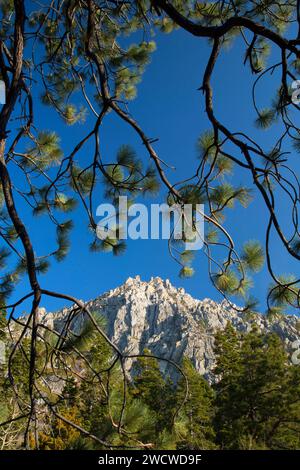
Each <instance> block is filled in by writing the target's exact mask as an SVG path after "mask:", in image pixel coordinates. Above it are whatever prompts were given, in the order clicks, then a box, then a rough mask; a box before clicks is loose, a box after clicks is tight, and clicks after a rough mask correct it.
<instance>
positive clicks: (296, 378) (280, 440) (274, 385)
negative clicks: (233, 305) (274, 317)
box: [214, 325, 300, 449]
mask: <svg viewBox="0 0 300 470" xmlns="http://www.w3.org/2000/svg"><path fill="white" fill-rule="evenodd" d="M215 354H216V358H217V363H216V368H215V374H217V376H218V377H219V381H218V382H217V383H216V384H215V386H214V388H215V390H216V401H215V406H216V415H215V420H214V423H215V427H216V430H217V442H218V444H219V445H220V446H221V448H225V449H278V448H279V449H280V448H285V449H293V448H297V446H299V424H298V416H299V411H300V408H299V405H300V375H299V368H298V367H295V366H292V365H290V364H289V363H288V359H287V354H286V352H285V350H284V347H283V344H282V342H281V340H280V339H279V337H278V336H276V335H275V334H263V333H261V332H259V330H258V329H255V328H254V329H253V330H252V331H251V332H250V333H248V334H246V335H241V334H238V333H236V332H235V331H234V330H233V328H232V326H230V325H228V326H227V328H226V330H225V331H224V332H220V333H218V334H217V336H216V343H215Z"/></svg>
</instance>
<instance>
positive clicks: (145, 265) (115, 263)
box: [14, 31, 294, 313]
mask: <svg viewBox="0 0 300 470" xmlns="http://www.w3.org/2000/svg"><path fill="white" fill-rule="evenodd" d="M156 41H157V50H156V52H155V53H154V54H153V57H152V62H151V64H150V65H148V67H147V70H146V72H145V75H144V78H143V81H142V82H141V84H140V85H139V87H138V96H137V98H136V100H135V101H133V102H131V103H130V110H131V112H132V114H133V116H134V117H135V118H136V119H137V120H138V122H139V123H140V125H141V126H142V127H143V129H144V130H145V131H146V133H147V134H148V135H149V136H150V137H153V138H159V141H158V143H156V144H155V148H156V150H157V151H158V154H159V156H160V157H161V158H162V159H163V160H165V161H166V162H167V163H169V164H171V165H173V166H175V167H176V171H172V170H168V176H169V179H170V180H171V181H172V182H176V181H178V180H182V179H184V177H186V176H190V175H191V174H193V173H194V171H195V169H196V167H197V163H198V160H197V158H196V157H197V152H196V141H197V138H198V137H199V135H200V134H201V133H202V132H203V131H205V130H206V129H207V128H208V122H207V118H206V116H205V112H204V100H203V96H202V94H201V93H200V92H199V91H197V89H198V88H199V86H200V85H201V79H202V74H203V70H204V66H205V64H206V61H207V58H208V54H209V51H210V47H209V46H208V43H206V42H205V40H199V39H197V38H193V37H191V36H190V35H188V34H187V33H185V32H183V31H176V32H175V33H172V34H170V35H163V34H159V35H158V36H157V37H156ZM243 53H244V51H243V49H242V47H241V44H240V43H239V42H237V43H236V44H235V45H234V46H233V47H231V48H230V49H229V50H228V51H226V52H224V53H223V54H222V56H221V60H220V62H219V64H218V65H217V68H216V72H215V77H216V78H217V80H216V79H214V80H213V85H214V93H215V110H216V112H217V114H218V115H219V116H220V118H222V119H224V120H225V123H226V124H227V125H228V126H229V127H230V128H232V129H234V130H243V131H245V132H247V131H248V132H250V133H251V135H252V136H254V137H258V138H259V139H260V140H261V142H263V143H265V144H266V145H267V146H268V145H270V147H271V145H272V142H274V140H275V139H276V136H277V132H278V130H277V131H276V127H275V128H274V129H273V130H271V131H270V132H267V133H262V132H259V133H258V131H256V130H255V129H254V127H253V121H254V119H255V113H254V111H253V108H252V104H251V89H250V85H251V83H252V82H253V81H254V79H255V77H253V76H251V75H250V72H249V69H248V68H245V67H244V66H243ZM273 80H274V81H275V82H276V74H275V75H274V77H273ZM275 89H276V87H275V88H274V84H273V82H271V81H268V82H267V83H266V84H265V86H264V87H263V88H262V90H261V91H260V92H259V98H260V100H261V101H262V107H264V106H265V105H267V104H268V101H269V98H270V96H271V92H272V90H275ZM37 95H38V91H37ZM35 116H36V120H37V124H38V126H39V128H41V129H54V130H56V131H57V132H58V134H59V135H60V136H61V142H62V147H63V149H64V151H65V152H66V153H67V152H68V151H70V150H71V149H72V148H73V147H74V145H75V144H76V142H77V141H78V140H79V138H80V137H81V136H83V135H84V134H85V133H86V132H87V128H89V125H92V121H91V119H90V118H88V119H87V121H86V123H85V124H82V125H76V126H73V127H67V128H66V127H65V126H64V125H63V124H62V123H61V122H60V121H59V120H58V118H57V116H56V114H55V113H54V112H52V111H51V110H50V111H49V108H44V107H42V106H41V105H36V109H35ZM101 136H102V149H103V150H102V152H103V155H104V159H106V160H107V161H110V160H113V157H114V155H115V153H116V151H117V149H118V148H119V147H120V145H122V144H131V145H133V146H134V147H135V149H136V151H137V153H138V155H139V156H141V157H142V158H143V160H144V161H145V162H148V155H147V154H146V152H145V149H144V148H143V146H142V145H141V144H140V142H139V140H138V139H137V137H136V135H135V134H134V133H133V131H132V130H130V128H129V127H128V126H127V125H125V124H124V123H122V122H121V121H120V120H118V119H117V118H116V117H114V116H113V115H109V116H108V118H107V120H106V121H105V124H104V126H103V129H102V131H101ZM86 151H87V152H88V151H89V149H88V147H87V149H86ZM235 182H236V184H248V185H249V186H250V187H251V186H252V181H251V179H249V176H248V174H247V173H246V172H245V171H243V170H240V169H236V170H235ZM164 195H165V191H164V190H162V192H161V195H160V196H159V197H157V198H155V199H153V202H157V203H158V202H163V200H164V199H163V196H164ZM145 201H147V200H145ZM102 202H104V201H103V198H102V193H101V191H99V201H98V203H99V204H100V203H102ZM141 202H142V201H141ZM149 202H151V200H149V201H148V203H149ZM18 204H19V210H20V211H21V214H22V216H23V218H24V220H25V221H28V222H29V221H30V223H29V231H30V235H31V237H32V239H33V242H34V244H36V247H38V248H37V254H38V255H42V254H44V252H46V251H47V248H49V247H51V246H52V247H53V241H54V236H55V235H54V233H53V230H52V227H51V226H49V224H46V223H45V220H44V219H43V218H37V219H34V221H33V222H32V219H31V216H30V214H29V212H28V210H27V208H26V207H24V205H23V203H22V202H21V201H19V200H18ZM280 204H281V206H282V207H281V208H283V209H284V204H285V201H284V200H282V201H281V202H280ZM266 220H267V219H266V211H265V209H264V207H263V205H262V204H261V203H260V202H259V201H255V203H252V204H251V205H250V207H249V208H248V209H247V210H245V209H242V208H239V207H238V206H237V208H236V209H235V210H234V211H232V212H231V213H230V214H228V218H227V220H226V223H225V227H226V228H227V229H229V230H230V231H231V233H232V235H233V236H234V239H235V241H236V243H237V246H238V247H241V246H242V244H243V243H244V242H245V241H246V240H249V239H259V240H262V239H263V235H264V228H265V225H266ZM284 220H285V219H284V215H283V221H284ZM74 222H75V230H74V232H73V235H72V248H71V251H70V254H69V256H68V258H67V259H66V260H65V261H64V262H63V263H56V262H53V263H52V264H51V268H50V270H49V271H48V273H47V274H46V275H43V276H41V283H42V285H43V287H45V288H49V289H51V290H56V291H63V292H65V293H68V294H71V295H75V296H76V297H78V298H81V299H83V300H89V299H92V298H94V297H96V296H98V295H100V294H102V293H104V292H105V291H107V290H109V289H111V288H114V287H116V286H118V285H120V284H121V283H123V282H124V281H125V280H126V279H127V278H128V277H129V276H135V275H137V274H138V275H140V276H141V278H142V279H143V280H149V279H150V277H151V276H160V277H162V278H168V279H170V281H171V282H172V283H173V284H174V285H175V286H183V287H184V288H185V289H186V291H187V292H189V293H190V294H192V295H193V296H195V297H197V298H204V297H210V298H212V299H215V300H220V295H219V294H218V293H217V291H216V290H215V289H214V288H213V286H211V284H210V282H209V280H208V275H207V260H206V258H205V256H204V255H203V253H199V254H198V255H197V258H196V263H195V265H194V267H195V271H196V273H195V276H194V277H193V278H191V279H186V280H183V279H180V278H179V277H178V271H179V267H178V265H177V264H176V263H175V262H174V261H173V260H172V259H171V258H170V256H169V253H168V249H167V241H156V240H153V241H151V240H148V241H144V240H139V241H129V242H128V248H127V251H126V253H125V254H124V255H122V256H120V257H114V256H113V255H112V254H107V253H90V252H89V249H88V246H89V243H90V241H91V237H90V234H89V231H88V228H87V220H86V218H85V217H84V214H83V212H82V211H81V210H80V209H78V210H77V211H76V212H75V214H74ZM287 223H288V222H287ZM274 246H275V254H276V256H275V264H274V267H275V269H277V270H278V272H280V273H289V272H291V271H292V270H293V269H294V266H293V265H291V263H290V261H289V260H287V259H286V257H285V255H284V253H283V252H282V250H281V248H280V246H279V244H278V242H277V241H276V240H275V242H274ZM255 281H256V283H255V289H254V291H253V293H254V295H255V296H256V297H258V298H259V299H260V300H261V301H262V307H261V309H262V310H264V308H265V304H264V297H265V293H266V289H267V286H268V285H269V283H270V279H269V276H268V275H267V272H266V269H263V271H262V272H261V273H260V274H258V275H257V276H256V277H255ZM27 289H28V286H27V283H26V282H21V283H20V285H19V286H18V288H17V290H16V295H22V294H24V293H25V292H27ZM14 297H15V295H14ZM42 304H43V306H45V307H46V308H47V309H49V310H51V309H52V310H53V309H56V308H59V307H60V306H62V305H63V304H64V303H63V302H61V301H60V302H58V301H56V300H54V299H49V298H44V299H43V302H42ZM26 307H27V306H26V305H25V304H24V307H22V309H23V308H24V309H25V308H26ZM20 313H21V311H20Z"/></svg>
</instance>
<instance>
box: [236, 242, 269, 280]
mask: <svg viewBox="0 0 300 470" xmlns="http://www.w3.org/2000/svg"><path fill="white" fill-rule="evenodd" d="M241 259H242V261H243V263H244V264H245V266H246V268H247V269H249V270H250V271H254V272H258V271H260V270H261V269H262V267H263V264H264V260H265V257H264V252H263V249H262V247H261V244H260V243H259V242H258V241H254V240H253V241H249V242H247V243H245V244H244V247H243V252H242V255H241Z"/></svg>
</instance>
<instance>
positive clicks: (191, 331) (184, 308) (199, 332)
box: [40, 276, 300, 380]
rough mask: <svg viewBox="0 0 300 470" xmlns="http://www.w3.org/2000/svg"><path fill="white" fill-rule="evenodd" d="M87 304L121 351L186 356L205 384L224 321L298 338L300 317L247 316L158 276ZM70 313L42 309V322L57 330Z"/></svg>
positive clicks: (76, 323)
mask: <svg viewBox="0 0 300 470" xmlns="http://www.w3.org/2000/svg"><path fill="white" fill-rule="evenodd" d="M88 306H89V308H90V310H91V311H92V312H97V313H100V314H101V315H102V316H103V317H104V318H105V319H106V323H107V333H108V336H109V337H110V339H111V340H112V341H113V342H114V343H115V344H116V345H117V346H118V347H119V348H120V349H121V350H122V351H123V352H126V353H128V354H132V355H134V354H139V353H142V352H143V350H144V349H145V348H147V349H149V350H150V351H151V352H152V353H153V354H155V355H156V356H160V357H164V358H167V359H171V360H173V361H174V362H176V363H179V362H180V360H181V358H182V357H183V356H187V357H189V358H190V359H191V360H192V361H193V363H194V365H195V367H196V368H197V370H198V371H199V372H200V373H201V374H203V375H204V376H205V377H207V378H208V379H209V380H211V379H212V373H211V371H212V369H213V366H214V353H213V342H214V334H215V333H216V331H217V330H220V329H224V328H225V326H226V324H227V322H231V324H232V325H233V326H234V328H236V329H237V330H238V331H248V330H250V329H251V328H252V326H253V324H256V325H257V326H258V327H259V328H260V329H261V330H262V331H272V332H276V333H277V334H279V336H280V337H281V338H282V339H283V340H284V342H285V343H286V346H287V348H289V345H291V343H292V342H293V341H295V340H297V339H298V338H299V329H300V328H299V327H300V319H299V317H297V316H296V315H286V316H281V317H279V318H277V319H273V320H270V319H267V318H266V317H265V316H264V315H259V314H257V315H255V316H254V317H251V318H249V317H248V316H247V315H245V313H243V312H240V311H238V309H235V308H233V307H232V306H230V305H229V304H228V302H226V301H223V302H221V303H217V302H214V301H213V300H210V299H204V300H197V299H194V298H193V297H191V296H190V295H189V294H187V293H186V292H185V291H184V289H177V288H175V287H173V286H172V285H171V283H170V281H168V280H165V281H164V280H162V279H160V278H158V277H157V278H152V279H151V280H150V282H143V281H141V280H140V278H139V277H138V276H137V277H136V278H134V279H133V278H129V279H128V280H127V281H126V282H125V284H123V285H122V286H120V287H118V288H116V289H114V290H111V291H109V292H108V293H106V294H104V295H102V296H100V297H98V298H96V299H95V300H93V301H90V302H88ZM68 312H69V310H68V309H63V310H61V311H59V312H56V313H47V312H46V311H45V310H44V309H41V310H40V319H41V321H43V322H45V323H46V324H47V325H48V326H49V327H51V328H54V329H55V330H57V331H59V330H61V328H62V327H63V325H64V322H65V319H66V316H67V314H68ZM83 322H84V317H83V316H82V315H79V316H78V317H76V319H75V320H74V322H73V328H74V329H75V330H77V332H79V331H80V329H81V328H82V324H83ZM128 366H129V368H130V364H128ZM161 367H162V369H163V370H164V371H165V372H170V373H172V371H171V370H170V369H171V368H172V366H170V365H169V364H168V363H166V362H164V361H162V363H161Z"/></svg>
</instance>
